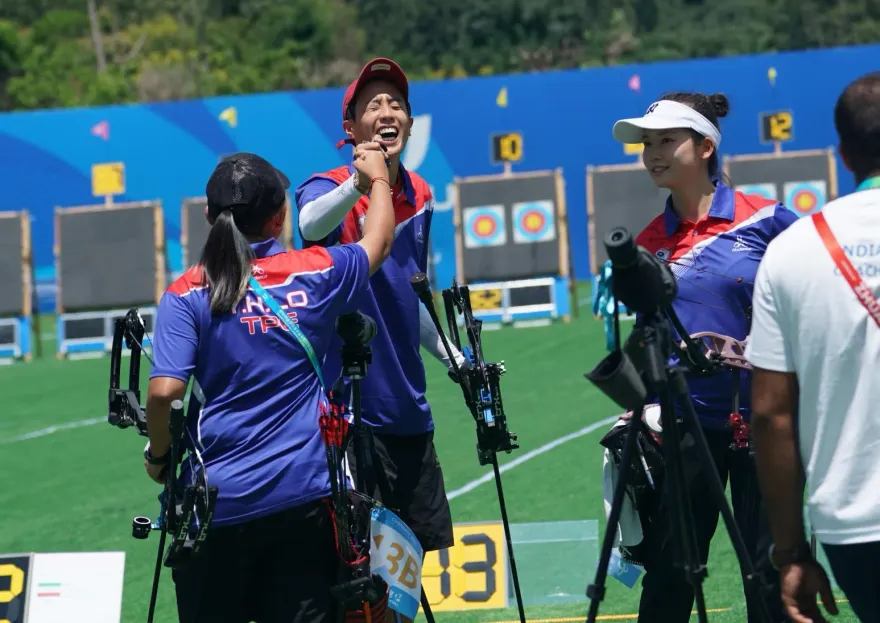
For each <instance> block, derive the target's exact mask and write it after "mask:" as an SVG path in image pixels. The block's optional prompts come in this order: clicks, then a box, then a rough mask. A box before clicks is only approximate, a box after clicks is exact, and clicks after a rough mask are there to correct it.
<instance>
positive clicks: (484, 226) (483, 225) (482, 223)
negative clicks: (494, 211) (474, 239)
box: [477, 218, 494, 236]
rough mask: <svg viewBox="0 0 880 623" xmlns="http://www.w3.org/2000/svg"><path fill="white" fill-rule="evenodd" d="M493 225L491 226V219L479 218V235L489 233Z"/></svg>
mask: <svg viewBox="0 0 880 623" xmlns="http://www.w3.org/2000/svg"><path fill="white" fill-rule="evenodd" d="M493 229H494V227H492V221H491V219H488V218H481V219H480V220H478V221H477V233H478V234H480V235H481V236H485V235H486V234H491V233H492V230H493Z"/></svg>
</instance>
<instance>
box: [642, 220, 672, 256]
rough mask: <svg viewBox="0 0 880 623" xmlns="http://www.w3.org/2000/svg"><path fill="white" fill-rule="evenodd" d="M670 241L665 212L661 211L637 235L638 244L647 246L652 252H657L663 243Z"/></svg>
mask: <svg viewBox="0 0 880 623" xmlns="http://www.w3.org/2000/svg"><path fill="white" fill-rule="evenodd" d="M667 241H668V238H667V236H666V224H665V223H664V221H663V213H662V212H661V213H660V214H659V215H658V216H657V217H655V218H654V220H653V221H651V222H650V223H648V226H647V227H645V228H644V229H643V230H642V233H640V234H639V235H638V236H636V244H637V245H639V246H640V247H645V249H647V250H648V251H650V252H651V253H656V252H657V250H658V249H660V248H662V247H663V244H664V243H666V242H667Z"/></svg>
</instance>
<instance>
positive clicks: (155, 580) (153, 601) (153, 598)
mask: <svg viewBox="0 0 880 623" xmlns="http://www.w3.org/2000/svg"><path fill="white" fill-rule="evenodd" d="M167 534H168V530H167V529H166V527H165V526H163V527H162V535H161V536H160V537H159V553H158V554H157V555H156V571H155V572H154V573H153V590H152V592H151V593H150V609H149V610H148V611H147V623H153V615H154V614H155V612H156V598H157V597H158V596H159V576H160V575H161V574H162V554H164V553H165V536H166V535H167Z"/></svg>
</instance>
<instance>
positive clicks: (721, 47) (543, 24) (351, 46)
mask: <svg viewBox="0 0 880 623" xmlns="http://www.w3.org/2000/svg"><path fill="white" fill-rule="evenodd" d="M878 41H880V0H725V1H724V2H719V1H716V0H615V2H608V1H607V0H437V1H436V2H435V1H434V0H149V1H148V2H145V1H144V0H0V110H19V109H37V108H59V107H71V106H94V105H106V104H115V103H125V102H146V101H163V100H176V99H185V98H193V97H207V96H212V95H230V94H244V93H259V92H268V91H279V90H290V89H309V88H321V87H331V86H341V85H344V84H346V83H348V82H349V81H350V80H351V79H352V78H353V76H354V75H355V74H356V73H357V71H358V69H359V68H360V66H361V65H362V64H363V62H365V61H366V60H367V59H368V58H370V57H372V56H376V55H383V56H391V57H393V58H395V59H397V60H398V61H399V62H401V63H402V64H403V66H404V67H405V69H406V70H407V73H408V74H409V75H410V76H411V77H412V78H415V79H432V78H451V77H465V76H473V75H491V74H498V73H517V72H529V71H541V70H547V69H571V68H578V67H592V66H599V65H612V64H620V63H629V62H649V61H658V60H671V59H686V58H707V57H718V56H728V55H734V54H748V53H758V52H771V51H784V50H804V49H809V48H821V47H829V46H838V45H853V44H863V43H875V42H878Z"/></svg>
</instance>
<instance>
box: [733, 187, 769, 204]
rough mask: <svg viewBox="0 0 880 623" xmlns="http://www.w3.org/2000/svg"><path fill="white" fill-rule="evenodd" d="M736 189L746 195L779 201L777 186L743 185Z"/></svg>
mask: <svg viewBox="0 0 880 623" xmlns="http://www.w3.org/2000/svg"><path fill="white" fill-rule="evenodd" d="M736 189H737V190H738V191H739V192H741V193H743V194H746V195H758V196H760V197H764V198H765V199H772V200H773V201H779V198H778V197H777V193H776V184H743V185H741V186H737V187H736Z"/></svg>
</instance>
